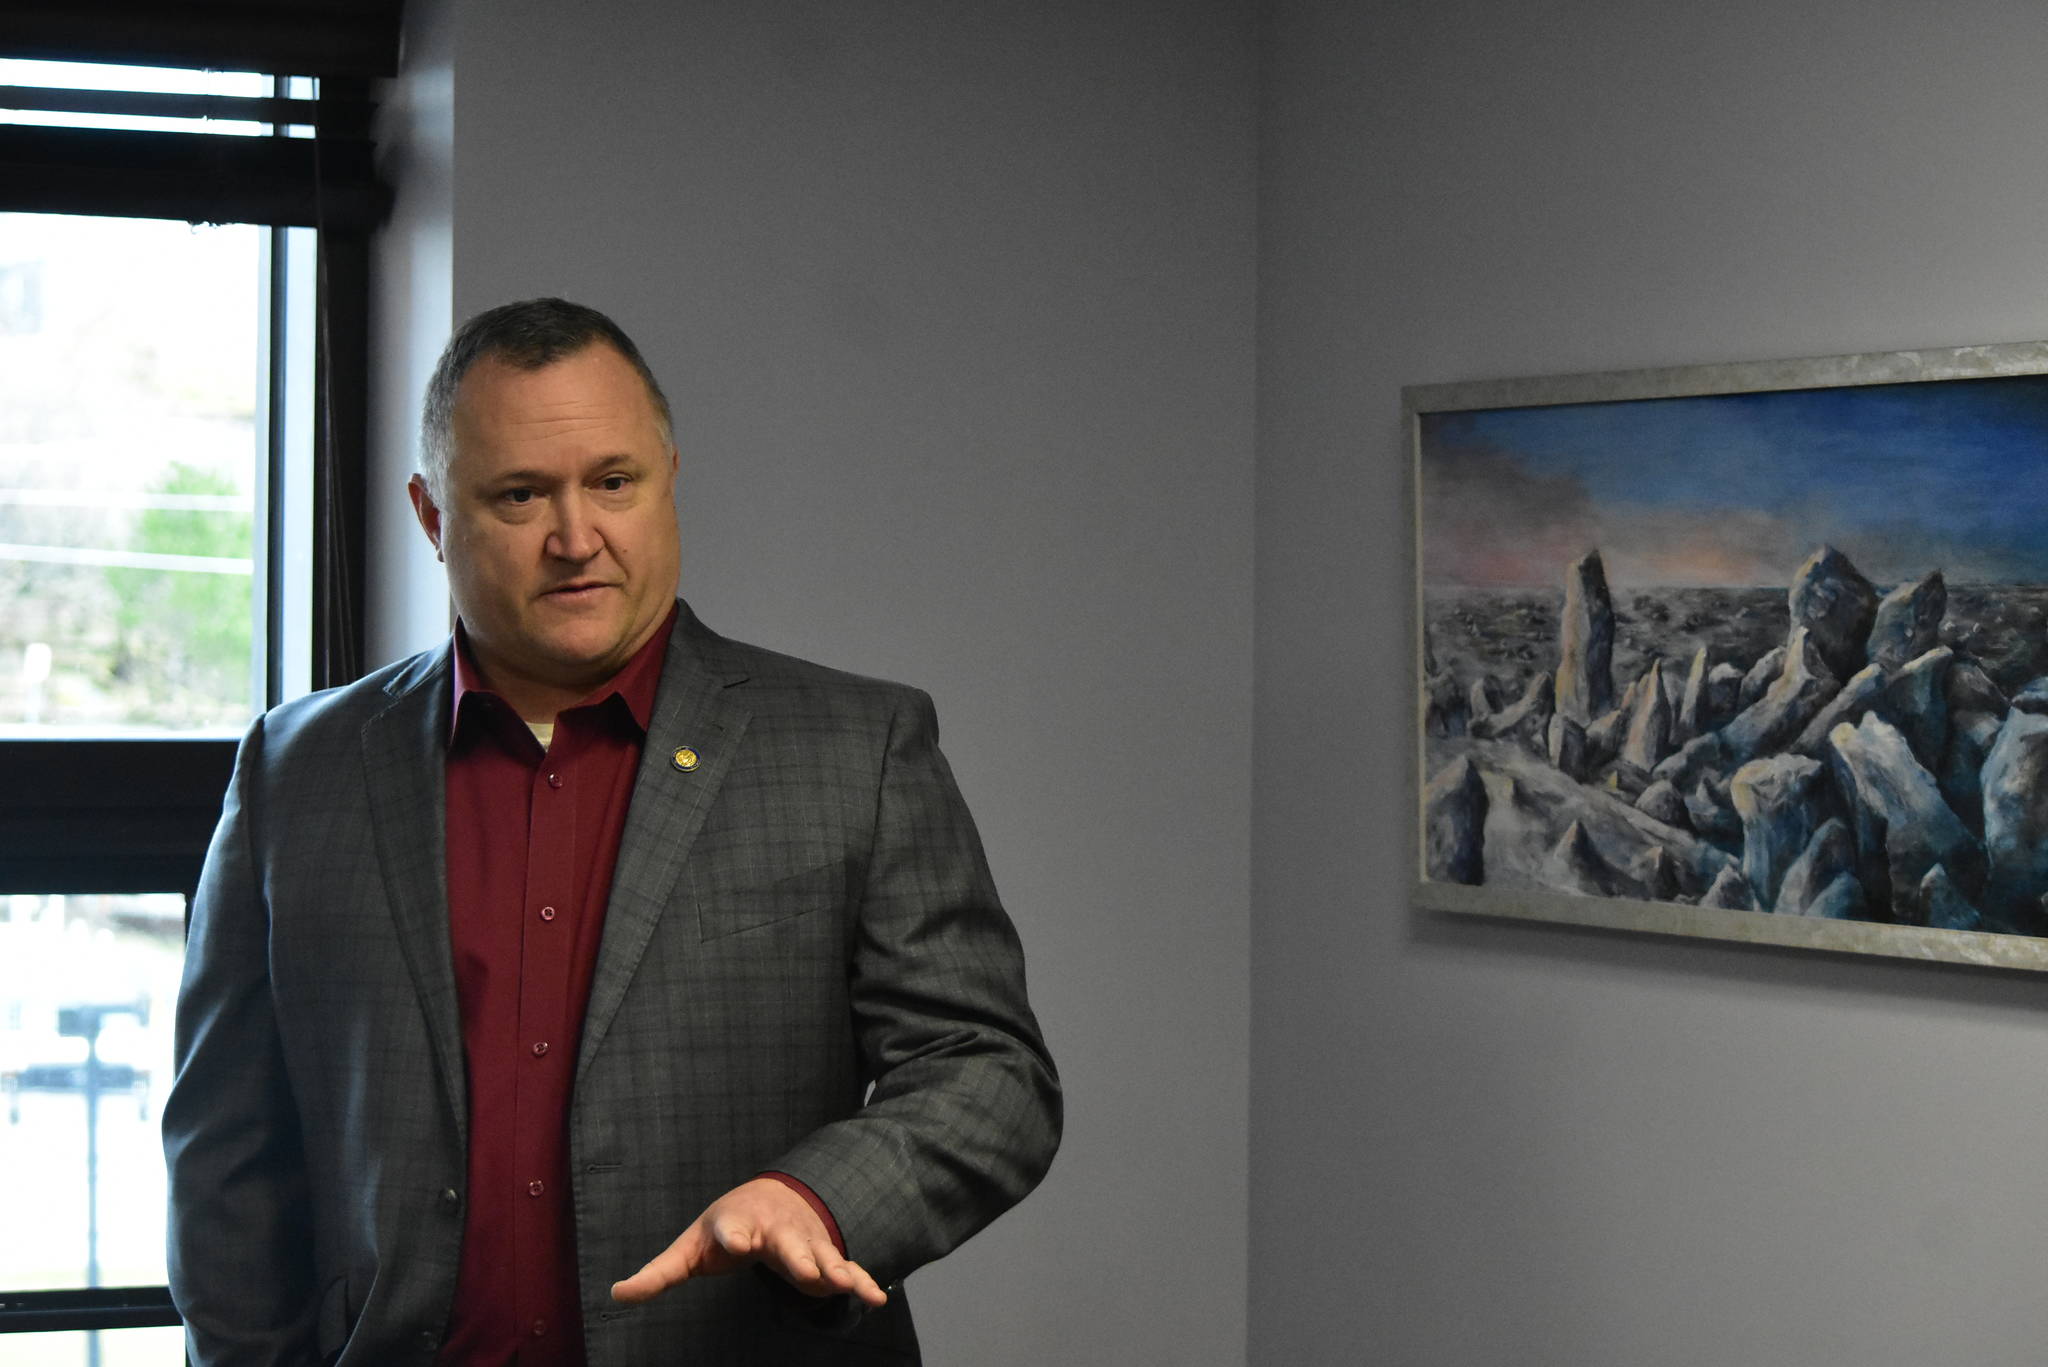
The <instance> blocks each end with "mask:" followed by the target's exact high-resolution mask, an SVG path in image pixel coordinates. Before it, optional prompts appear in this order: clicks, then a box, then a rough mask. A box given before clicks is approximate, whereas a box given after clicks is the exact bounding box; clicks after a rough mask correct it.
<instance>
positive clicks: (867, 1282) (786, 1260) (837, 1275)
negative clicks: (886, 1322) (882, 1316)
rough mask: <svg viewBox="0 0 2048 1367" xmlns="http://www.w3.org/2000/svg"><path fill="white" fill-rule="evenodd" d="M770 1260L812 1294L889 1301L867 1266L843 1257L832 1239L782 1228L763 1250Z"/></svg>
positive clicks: (784, 1275) (784, 1276)
mask: <svg viewBox="0 0 2048 1367" xmlns="http://www.w3.org/2000/svg"><path fill="white" fill-rule="evenodd" d="M761 1261H762V1262H765V1263H767V1264H768V1265H769V1266H770V1267H771V1268H772V1269H774V1271H776V1272H777V1273H779V1274H780V1275H781V1276H782V1279H783V1280H784V1281H787V1282H788V1283H789V1284H790V1285H791V1286H794V1287H795V1288H796V1289H797V1290H799V1291H802V1292H804V1293H805V1294H807V1295H812V1296H836V1295H840V1294H842V1293H846V1294H851V1295H855V1296H858V1297H860V1298H861V1300H862V1301H864V1302H866V1303H867V1304H868V1305H870V1306H880V1305H884V1304H886V1303H887V1302H888V1300H889V1296H888V1293H887V1292H885V1291H883V1290H882V1288H881V1287H880V1286H878V1285H877V1284H876V1282H875V1279H874V1278H873V1277H871V1276H869V1275H868V1272H867V1269H866V1268H864V1267H862V1266H861V1265H860V1264H859V1263H857V1262H854V1261H853V1260H852V1259H851V1258H846V1257H843V1256H841V1254H840V1252H839V1250H838V1249H837V1248H834V1247H833V1246H832V1242H831V1240H829V1239H820V1238H806V1237H804V1236H803V1235H800V1234H798V1233H796V1232H794V1231H791V1230H779V1231H777V1232H776V1234H775V1235H774V1236H772V1237H771V1238H770V1239H769V1241H768V1244H767V1247H766V1248H764V1249H763V1250H762V1257H761Z"/></svg>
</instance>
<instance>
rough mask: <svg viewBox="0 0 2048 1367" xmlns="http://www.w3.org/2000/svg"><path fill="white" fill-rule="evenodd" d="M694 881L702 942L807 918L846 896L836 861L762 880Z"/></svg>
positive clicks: (843, 873)
mask: <svg viewBox="0 0 2048 1367" xmlns="http://www.w3.org/2000/svg"><path fill="white" fill-rule="evenodd" d="M693 883H694V886H693V887H692V889H691V892H692V895H693V896H694V897H695V899H696V903H697V932H698V935H699V936H700V937H701V938H702V939H706V940H716V939H719V938H721V937H723V936H727V935H737V934H739V933H740V932H741V931H743V930H754V929H756V928H758V927H760V926H766V925H773V924H775V923H776V922H778V921H788V920H793V919H795V918H796V917H799V916H808V915H810V914H811V913H812V912H815V911H823V910H826V909H828V908H832V907H837V906H839V905H840V904H842V903H843V902H844V901H845V900H846V866H845V864H843V863H841V862H840V861H838V860H834V861H832V862H830V863H826V864H818V865H815V866H813V867H811V868H807V869H803V870H800V871H799V872H796V873H791V874H785V875H783V876H782V877H780V878H772V879H769V880H768V881H766V882H728V881H726V880H723V879H719V878H716V877H705V878H702V879H700V880H693Z"/></svg>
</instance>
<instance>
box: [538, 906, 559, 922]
mask: <svg viewBox="0 0 2048 1367" xmlns="http://www.w3.org/2000/svg"><path fill="white" fill-rule="evenodd" d="M540 919H541V920H543V921H552V920H554V919H555V909H554V908H553V907H542V908H541V909H540Z"/></svg>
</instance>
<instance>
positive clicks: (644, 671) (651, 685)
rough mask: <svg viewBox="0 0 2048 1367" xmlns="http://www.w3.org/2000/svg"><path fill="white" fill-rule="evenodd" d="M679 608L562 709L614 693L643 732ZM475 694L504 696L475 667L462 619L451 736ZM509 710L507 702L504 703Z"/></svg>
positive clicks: (592, 702) (450, 716) (457, 640)
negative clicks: (608, 674)
mask: <svg viewBox="0 0 2048 1367" xmlns="http://www.w3.org/2000/svg"><path fill="white" fill-rule="evenodd" d="M678 611H679V609H677V608H675V607H671V608H670V609H669V610H668V617H667V618H666V619H665V620H664V621H663V622H662V624H661V626H660V627H659V628H657V629H656V631H655V633H654V635H652V636H650V637H648V638H647V643H646V644H645V645H643V646H641V647H640V649H638V650H636V651H634V652H633V658H632V659H630V660H628V661H626V663H625V664H624V666H622V667H621V668H620V670H619V672H618V673H616V674H614V675H612V676H611V678H609V679H607V680H605V681H604V682H603V683H601V684H599V685H598V686H597V687H596V688H594V689H592V690H591V691H590V692H589V693H588V694H587V695H585V696H584V697H583V698H581V699H579V700H578V701H577V702H575V703H573V704H572V705H570V706H569V707H565V708H563V709H562V710H563V711H564V712H570V711H574V710H575V709H576V708H579V707H595V706H597V705H598V704H600V703H604V702H606V701H608V700H610V699H611V698H613V697H615V696H616V697H617V698H618V699H619V701H620V702H622V703H624V704H625V705H626V711H627V712H629V713H630V714H632V717H633V720H634V721H635V722H636V723H637V724H638V725H639V727H640V729H641V731H642V732H645V731H646V730H647V727H648V725H649V723H651V722H652V721H653V719H654V694H655V690H656V689H657V688H659V687H660V685H661V671H662V666H663V665H664V664H665V663H666V661H667V657H668V638H669V635H670V634H671V633H672V632H673V631H674V630H675V626H676V615H677V613H678ZM471 696H474V697H476V698H477V699H478V700H479V701H481V700H483V699H485V698H494V699H497V700H498V701H499V702H500V703H504V700H503V699H502V698H500V697H499V695H498V694H496V693H494V692H492V691H491V689H490V687H489V685H487V684H486V683H485V682H484V677H483V671H482V670H481V669H479V668H478V667H477V663H476V659H475V657H474V656H472V655H471V654H470V650H469V633H468V632H467V631H466V630H464V628H463V625H462V622H461V620H460V619H459V618H458V619H457V620H456V623H455V698H454V703H453V705H452V706H451V707H450V708H449V711H448V735H449V739H451V740H453V739H454V736H455V731H456V727H457V726H458V725H459V724H460V722H461V720H462V710H463V709H462V704H463V700H464V699H465V698H468V697H471ZM504 705H505V706H506V707H507V709H508V710H509V708H510V704H504Z"/></svg>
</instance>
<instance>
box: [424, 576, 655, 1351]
mask: <svg viewBox="0 0 2048 1367" xmlns="http://www.w3.org/2000/svg"><path fill="white" fill-rule="evenodd" d="M673 626H674V616H673V614H671V616H670V620H669V622H668V623H666V624H664V626H663V627H662V629H661V630H659V631H657V632H656V633H655V634H654V637H653V639H652V640H650V641H648V643H647V644H646V645H645V646H643V647H641V649H640V650H639V651H638V653H636V654H635V655H634V656H633V658H632V659H631V660H630V661H628V662H627V664H626V667H625V668H624V669H623V670H621V671H620V672H619V673H618V675H617V676H616V677H614V678H613V679H612V680H611V682H609V683H607V684H605V685H604V686H603V687H601V688H599V689H598V690H597V691H596V692H595V693H593V694H591V696H590V697H588V698H586V699H585V700H584V701H583V702H581V703H579V704H578V705H576V706H575V707H572V708H569V709H568V710H566V711H564V712H562V713H561V714H560V715H559V716H557V717H556V718H555V730H554V736H553V739H552V741H551V743H550V744H549V745H548V746H547V748H546V749H545V750H543V749H542V747H541V744H540V742H539V741H538V740H537V739H536V738H535V737H534V734H533V732H532V731H530V730H529V729H527V726H526V723H525V722H523V721H521V720H520V718H519V714H518V713H517V712H515V711H514V710H513V709H512V706H511V705H510V704H509V703H507V702H506V701H505V700H504V699H502V698H500V697H498V696H497V695H496V694H494V693H492V692H490V691H489V690H488V689H487V688H486V687H485V686H484V684H483V680H482V677H481V675H480V674H479V672H478V670H477V667H476V662H475V660H474V659H473V658H472V657H471V656H470V653H469V647H468V642H467V641H466V639H465V638H464V636H463V633H462V631H461V629H460V628H458V629H457V631H456V639H455V708H454V717H453V718H452V721H451V730H450V733H449V739H448V771H447V793H448V827H447V839H448V845H447V848H448V930H449V939H450V942H451V944H452V946H453V949H454V953H455V987H456V993H457V996H458V998H459V1000H460V1002H461V1006H462V1047H463V1054H464V1057H465V1060H466V1061H467V1063H468V1066H469V1182H468V1187H469V1195H468V1203H467V1206H466V1210H465V1216H464V1225H463V1236H462V1264H461V1269H460V1271H459V1273H458V1274H457V1277H456V1286H455V1308H454V1313H453V1316H452V1318H451V1319H450V1322H449V1332H448V1337H447V1339H446V1340H445V1341H444V1343H443V1345H442V1350H441V1360H442V1361H443V1362H448V1363H458V1362H459V1363H464V1364H484V1363H512V1362H517V1363H520V1364H550V1365H552V1364H581V1363H582V1361H583V1318H582V1314H581V1310H580V1308H579V1305H578V1300H579V1296H578V1293H577V1280H576V1240H575V1227H574V1223H573V1220H574V1215H573V1211H572V1210H571V1204H570V1188H569V1132H568V1117H569V1094H570V1088H571V1086H572V1084H573V1083H574V1081H575V1068H576V1048H577V1045H578V1043H579V1042H580V1041H581V1039H582V1036H583V1014H584V1009H585V1007H586V1006H588V1004H589V1000H590V978H591V972H592V970H593V969H594V968H595V967H596V964H597V947H598V943H599V941H600V939H601V938H602V936H603V932H604V909H605V903H606V901H607V900H608V899H609V898H610V896H611V884H612V866H613V865H614V864H615V863H616V862H617V861H618V853H619V839H620V836H621V835H622V834H623V832H624V830H625V826H626V808H627V805H628V803H629V801H630V799H631V797H632V793H633V776H634V773H635V771H636V770H637V769H638V767H639V763H640V751H641V748H642V746H643V745H644V743H645V741H646V737H647V724H648V720H649V718H650V717H651V716H652V715H653V712H654V693H655V688H656V686H657V685H658V684H659V683H660V681H661V667H662V659H663V656H664V653H665V652H666V649H667V646H668V637H669V631H670V630H671V629H672V628H673ZM676 1232H677V1233H678V1234H680V1233H681V1232H682V1231H681V1230H677V1231H676ZM658 1251H659V1250H656V1249H649V1250H648V1256H650V1257H651V1256H653V1254H654V1253H656V1252H658ZM632 1270H633V1269H632V1268H621V1269H618V1270H617V1271H611V1270H609V1269H608V1270H607V1273H606V1275H607V1276H624V1275H625V1274H626V1273H628V1272H631V1271H632Z"/></svg>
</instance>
